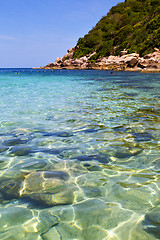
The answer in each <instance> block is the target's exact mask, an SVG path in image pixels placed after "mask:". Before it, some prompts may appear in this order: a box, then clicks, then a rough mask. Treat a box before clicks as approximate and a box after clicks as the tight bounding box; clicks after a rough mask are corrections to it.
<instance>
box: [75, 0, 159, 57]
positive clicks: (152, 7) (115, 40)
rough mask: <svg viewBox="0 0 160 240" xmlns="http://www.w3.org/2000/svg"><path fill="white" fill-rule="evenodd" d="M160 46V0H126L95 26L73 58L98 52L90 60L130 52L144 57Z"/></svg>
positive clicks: (81, 41)
mask: <svg viewBox="0 0 160 240" xmlns="http://www.w3.org/2000/svg"><path fill="white" fill-rule="evenodd" d="M154 47H157V48H159V47H160V0H125V2H122V3H119V4H117V5H116V6H114V7H112V8H111V10H110V11H109V13H108V14H107V15H106V16H104V17H102V19H101V20H100V21H99V22H98V23H97V24H96V26H95V27H94V28H93V29H92V30H91V31H89V33H88V34H86V35H85V36H84V37H83V38H79V40H78V42H77V45H76V49H75V52H74V55H73V56H74V58H80V57H82V56H85V55H87V54H91V53H93V52H96V53H95V55H93V56H92V57H91V59H90V60H91V61H96V59H97V58H98V57H99V56H101V57H105V56H108V55H110V54H113V55H118V54H119V53H120V51H122V50H124V49H127V50H128V53H132V52H137V53H139V54H140V55H141V56H144V55H145V54H147V53H149V52H151V51H152V50H153V48H154Z"/></svg>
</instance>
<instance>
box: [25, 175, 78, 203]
mask: <svg viewBox="0 0 160 240" xmlns="http://www.w3.org/2000/svg"><path fill="white" fill-rule="evenodd" d="M68 179H69V175H68V173H67V172H62V171H41V172H40V171H39V172H32V173H30V174H29V175H27V177H26V178H25V180H24V181H23V184H22V188H21V190H20V197H29V198H30V199H33V200H36V201H38V202H40V203H41V204H43V205H44V206H53V205H59V204H72V203H73V201H74V191H75V190H76V188H75V186H74V185H72V184H71V183H70V182H68Z"/></svg>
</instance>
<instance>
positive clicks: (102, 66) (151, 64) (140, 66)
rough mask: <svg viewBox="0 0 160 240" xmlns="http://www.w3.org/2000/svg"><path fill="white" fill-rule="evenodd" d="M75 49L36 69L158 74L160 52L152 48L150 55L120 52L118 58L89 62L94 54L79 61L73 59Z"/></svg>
mask: <svg viewBox="0 0 160 240" xmlns="http://www.w3.org/2000/svg"><path fill="white" fill-rule="evenodd" d="M74 50H75V48H72V49H69V50H67V54H66V55H64V57H60V58H59V57H57V59H56V61H55V62H51V63H49V64H48V65H46V66H44V67H39V68H38V69H68V70H86V69H92V70H113V71H130V72H131V71H139V72H142V73H160V50H159V49H158V48H154V50H153V52H152V53H149V54H147V55H145V56H144V57H140V56H139V54H137V53H131V54H127V51H125V50H124V51H121V52H120V54H119V56H112V55H110V56H107V57H103V58H98V59H97V60H96V61H91V60H90V58H91V57H92V56H93V55H94V54H95V53H92V54H90V55H86V56H83V57H81V58H79V59H74V58H73V53H74Z"/></svg>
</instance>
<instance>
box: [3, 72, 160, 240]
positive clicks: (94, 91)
mask: <svg viewBox="0 0 160 240" xmlns="http://www.w3.org/2000/svg"><path fill="white" fill-rule="evenodd" d="M17 71H18V73H19V74H16V73H17ZM0 97H1V98H0V113H1V116H0V239H5V240H6V239H7V240H10V239H15V240H21V239H27V240H32V239H33V240H42V239H43V240H73V239H74V240H109V239H110V240H138V239H140V240H155V239H160V206H159V204H160V154H159V152H160V144H159V143H160V74H153V73H152V74H141V73H137V72H134V73H130V72H115V73H114V74H113V75H110V72H109V71H93V70H88V71H87V70H86V71H85V70H84V71H81V70H77V71H69V70H54V71H53V70H52V71H51V70H47V71H46V70H32V69H1V70H0Z"/></svg>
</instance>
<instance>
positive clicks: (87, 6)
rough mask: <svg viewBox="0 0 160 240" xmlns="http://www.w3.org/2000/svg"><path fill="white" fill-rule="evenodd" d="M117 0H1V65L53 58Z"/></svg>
mask: <svg viewBox="0 0 160 240" xmlns="http://www.w3.org/2000/svg"><path fill="white" fill-rule="evenodd" d="M2 2H3V3H2ZM119 2H122V1H121V0H74V1H73V0H68V1H66V0H39V1H38V0H14V1H13V0H7V1H1V7H0V22H1V24H0V67H39V66H44V65H46V64H48V63H49V62H53V61H55V59H56V57H61V56H63V55H64V54H66V51H67V49H69V48H72V47H73V46H75V45H76V43H77V40H78V38H79V37H83V36H84V35H85V34H86V33H88V31H89V30H91V28H92V27H94V26H95V24H96V23H97V22H98V21H99V20H100V19H101V17H102V16H104V15H106V14H107V12H108V11H109V9H110V8H111V7H112V6H114V5H116V4H117V3H119Z"/></svg>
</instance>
